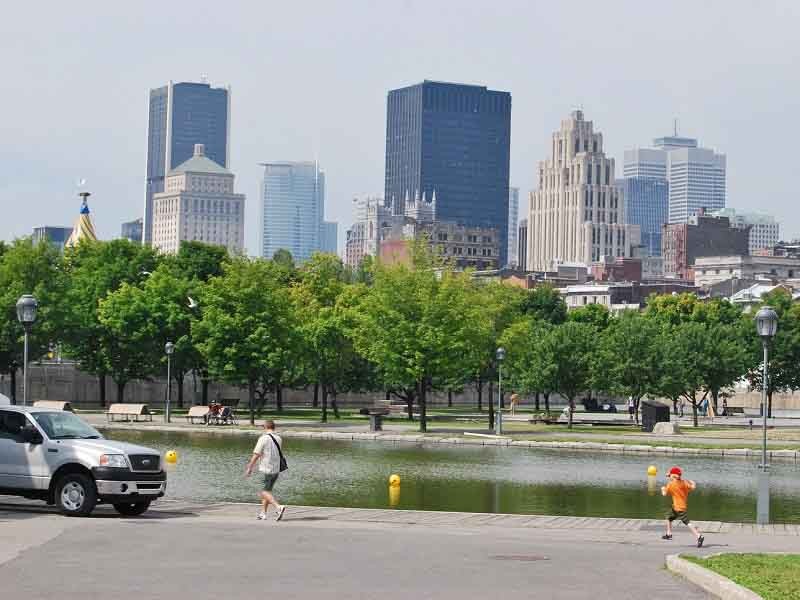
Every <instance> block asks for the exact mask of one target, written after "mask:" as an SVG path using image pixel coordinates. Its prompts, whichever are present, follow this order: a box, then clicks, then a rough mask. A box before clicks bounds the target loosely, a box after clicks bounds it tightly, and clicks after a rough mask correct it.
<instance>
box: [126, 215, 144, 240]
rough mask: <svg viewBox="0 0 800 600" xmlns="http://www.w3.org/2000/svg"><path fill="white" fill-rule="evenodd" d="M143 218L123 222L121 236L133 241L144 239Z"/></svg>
mask: <svg viewBox="0 0 800 600" xmlns="http://www.w3.org/2000/svg"><path fill="white" fill-rule="evenodd" d="M142 231H143V226H142V219H134V220H133V221H126V222H125V223H123V224H122V228H121V237H122V238H124V239H128V240H130V241H132V242H141V241H142Z"/></svg>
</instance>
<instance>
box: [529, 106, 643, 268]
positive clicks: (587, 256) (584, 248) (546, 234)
mask: <svg viewBox="0 0 800 600" xmlns="http://www.w3.org/2000/svg"><path fill="white" fill-rule="evenodd" d="M538 175H539V189H538V190H536V191H535V192H532V193H531V201H530V209H529V217H528V257H527V258H528V270H530V271H548V270H552V269H554V268H555V265H556V264H557V263H563V262H568V263H575V262H577V263H582V264H586V265H589V264H590V263H593V262H598V261H599V260H600V259H601V258H603V257H631V256H632V254H633V248H634V247H636V246H638V245H639V227H638V226H637V225H628V224H626V223H625V197H624V192H622V190H620V188H619V187H617V185H616V181H615V179H614V159H613V158H608V157H606V154H605V152H604V151H603V134H602V133H599V132H595V131H594V130H593V124H592V122H591V121H585V120H584V119H583V111H580V110H576V111H574V112H573V113H572V114H571V115H570V117H569V118H568V119H565V120H563V121H561V129H560V130H559V131H556V132H555V133H553V137H552V141H551V155H550V157H549V158H548V159H546V160H544V161H542V162H540V163H539V173H538Z"/></svg>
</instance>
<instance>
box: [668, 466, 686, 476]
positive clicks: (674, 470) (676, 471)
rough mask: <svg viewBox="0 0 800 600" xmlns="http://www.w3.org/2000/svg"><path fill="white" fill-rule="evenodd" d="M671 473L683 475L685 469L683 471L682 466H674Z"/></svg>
mask: <svg viewBox="0 0 800 600" xmlns="http://www.w3.org/2000/svg"><path fill="white" fill-rule="evenodd" d="M669 474H670V475H677V476H678V477H680V476H681V475H683V471H681V468H680V467H672V468H671V469H670V470H669Z"/></svg>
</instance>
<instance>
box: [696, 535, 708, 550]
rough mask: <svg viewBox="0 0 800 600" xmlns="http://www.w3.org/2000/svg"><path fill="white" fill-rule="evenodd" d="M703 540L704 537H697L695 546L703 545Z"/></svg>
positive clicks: (700, 546)
mask: <svg viewBox="0 0 800 600" xmlns="http://www.w3.org/2000/svg"><path fill="white" fill-rule="evenodd" d="M705 541H706V538H704V537H703V536H702V535H701V536H700V537H699V538H697V547H698V548H702V547H703V542H705Z"/></svg>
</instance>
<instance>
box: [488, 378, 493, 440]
mask: <svg viewBox="0 0 800 600" xmlns="http://www.w3.org/2000/svg"><path fill="white" fill-rule="evenodd" d="M491 389H492V386H491V384H490V385H489V429H490V430H491V429H494V398H492V394H491Z"/></svg>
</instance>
